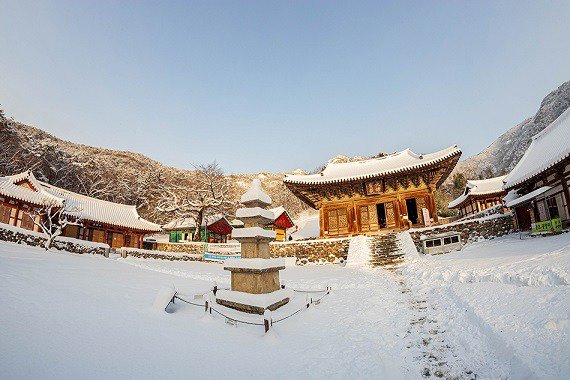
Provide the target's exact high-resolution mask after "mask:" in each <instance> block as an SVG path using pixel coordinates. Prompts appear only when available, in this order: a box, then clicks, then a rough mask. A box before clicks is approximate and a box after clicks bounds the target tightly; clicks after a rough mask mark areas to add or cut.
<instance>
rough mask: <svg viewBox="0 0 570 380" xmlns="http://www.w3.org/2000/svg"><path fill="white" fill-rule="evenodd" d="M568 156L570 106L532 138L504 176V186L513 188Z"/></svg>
mask: <svg viewBox="0 0 570 380" xmlns="http://www.w3.org/2000/svg"><path fill="white" fill-rule="evenodd" d="M569 157H570V108H569V109H567V110H566V111H564V112H563V113H562V114H561V115H560V116H559V117H558V118H557V119H556V120H554V121H553V122H552V123H551V124H550V125H548V127H546V128H544V129H543V130H542V131H541V132H539V133H537V134H536V135H535V136H534V137H533V138H532V141H531V143H530V146H529V147H528V149H527V150H526V152H525V153H524V155H523V156H522V158H521V159H520V161H519V162H518V163H517V165H516V166H515V167H514V168H513V170H512V171H511V172H510V173H509V174H508V175H507V177H506V178H505V185H504V188H505V189H506V190H510V189H512V188H515V187H517V186H519V185H521V184H523V183H525V182H527V181H529V180H531V179H533V178H535V177H537V176H539V175H541V174H542V173H543V172H545V171H546V170H548V169H550V168H552V167H553V166H555V165H557V164H559V163H560V162H562V161H564V160H566V159H568V158H569Z"/></svg>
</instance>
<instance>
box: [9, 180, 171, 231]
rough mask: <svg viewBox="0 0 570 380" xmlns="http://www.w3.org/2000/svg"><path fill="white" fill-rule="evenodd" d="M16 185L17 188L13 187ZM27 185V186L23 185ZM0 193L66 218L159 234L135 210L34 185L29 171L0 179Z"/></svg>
mask: <svg viewBox="0 0 570 380" xmlns="http://www.w3.org/2000/svg"><path fill="white" fill-rule="evenodd" d="M17 183H20V184H21V185H16V184H17ZM23 183H29V184H30V185H31V187H32V188H30V187H29V186H26V185H23ZM0 193H1V194H3V195H5V196H8V197H11V198H14V199H18V200H21V201H25V202H29V203H32V204H35V205H38V206H50V205H51V206H57V207H62V206H63V204H64V203H65V205H66V208H67V209H68V210H69V211H67V212H66V214H67V215H70V216H76V217H80V218H82V219H84V220H88V221H92V222H97V223H103V224H108V225H112V226H117V227H123V228H130V229H134V230H140V231H160V226H159V225H157V224H154V223H151V222H149V221H148V220H145V219H143V218H141V217H140V216H139V214H138V212H137V209H136V207H135V206H129V205H123V204H119V203H114V202H108V201H104V200H101V199H96V198H91V197H88V196H85V195H81V194H77V193H74V192H72V191H69V190H65V189H60V188H58V187H56V186H53V185H50V184H48V183H45V182H41V181H38V180H37V179H36V177H35V176H34V174H33V173H32V172H31V171H26V172H23V173H20V174H16V175H13V176H7V177H0Z"/></svg>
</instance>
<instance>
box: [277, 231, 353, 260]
mask: <svg viewBox="0 0 570 380" xmlns="http://www.w3.org/2000/svg"><path fill="white" fill-rule="evenodd" d="M349 244H350V238H342V239H319V240H304V241H290V242H282V243H281V242H275V243H271V244H270V245H269V250H270V252H271V257H295V258H296V259H297V265H305V264H308V263H321V264H322V263H333V262H335V261H337V260H339V259H341V258H342V259H344V260H345V261H346V259H347V257H348V245H349Z"/></svg>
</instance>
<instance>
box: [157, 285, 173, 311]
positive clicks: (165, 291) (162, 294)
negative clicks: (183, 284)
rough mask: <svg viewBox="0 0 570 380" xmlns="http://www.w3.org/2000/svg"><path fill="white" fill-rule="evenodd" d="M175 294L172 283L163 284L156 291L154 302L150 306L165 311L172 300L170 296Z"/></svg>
mask: <svg viewBox="0 0 570 380" xmlns="http://www.w3.org/2000/svg"><path fill="white" fill-rule="evenodd" d="M175 294H176V289H174V285H172V286H163V287H162V288H160V290H159V291H158V294H157V295H156V298H155V299H154V303H153V304H152V308H153V309H154V310H156V311H160V312H163V311H165V310H166V308H167V307H168V305H170V302H172V297H174V295H175Z"/></svg>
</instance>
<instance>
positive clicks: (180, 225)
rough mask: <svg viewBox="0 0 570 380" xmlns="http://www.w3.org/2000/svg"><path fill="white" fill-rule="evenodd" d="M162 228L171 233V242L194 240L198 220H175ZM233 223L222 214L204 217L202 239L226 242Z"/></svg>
mask: <svg viewBox="0 0 570 380" xmlns="http://www.w3.org/2000/svg"><path fill="white" fill-rule="evenodd" d="M162 228H163V229H164V230H165V231H167V232H168V233H169V242H170V243H184V242H188V241H194V237H195V235H196V221H195V220H194V219H193V218H183V219H177V220H173V221H171V222H170V223H167V224H165V225H164V226H162ZM233 228H234V227H233V226H232V224H231V223H230V222H229V221H228V220H227V219H226V218H225V217H224V216H221V215H215V216H211V217H207V218H204V220H203V221H202V229H201V230H200V241H204V242H208V243H226V242H227V241H228V238H229V236H230V235H231V233H232V230H233Z"/></svg>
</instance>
